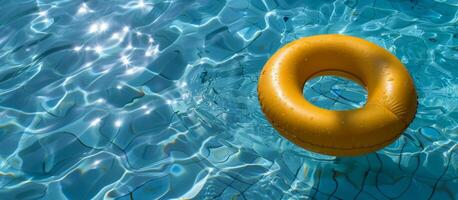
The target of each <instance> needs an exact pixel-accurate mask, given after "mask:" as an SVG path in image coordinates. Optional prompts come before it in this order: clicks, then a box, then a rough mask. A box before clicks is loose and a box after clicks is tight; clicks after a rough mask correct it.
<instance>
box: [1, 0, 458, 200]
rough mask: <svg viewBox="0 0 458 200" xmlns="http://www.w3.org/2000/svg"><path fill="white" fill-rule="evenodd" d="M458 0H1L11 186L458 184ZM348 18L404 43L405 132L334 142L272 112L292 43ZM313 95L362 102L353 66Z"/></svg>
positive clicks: (290, 189)
mask: <svg viewBox="0 0 458 200" xmlns="http://www.w3.org/2000/svg"><path fill="white" fill-rule="evenodd" d="M457 6H458V2H457V1H455V0H449V1H446V0H440V1H439V0H436V1H434V0H428V1H426V0H424V1H421V0H415V1H397V0H378V1H375V0H364V1H362V0H360V1H358V0H336V1H332V0H326V1H325V0H321V1H318V0H288V1H286V0H246V1H245V0H230V1H229V0H227V1H226V0H180V1H174V0H169V1H160V0H132V1H125V0H123V1H121V0H113V1H102V0H91V1H74V0H58V1H51V0H21V1H17V0H3V1H1V6H0V13H1V14H0V116H1V118H0V127H1V128H0V146H1V147H2V148H0V157H1V162H0V197H1V198H0V199H121V200H127V199H180V198H184V199H231V198H232V199H304V198H305V199H441V200H442V199H458V196H457V195H458V192H457V190H456V189H457V188H458V155H457V149H458V147H457V142H458V128H457V127H458V92H457V91H458V80H457V78H456V77H458V68H457V67H456V66H457V64H458V28H457V27H456V25H457V18H456V16H457V8H458V7H457ZM323 33H342V34H348V35H353V36H358V37H362V38H365V39H367V40H370V41H372V42H375V43H377V44H379V45H380V46H382V47H384V48H386V49H388V50H389V51H390V52H392V53H393V54H395V55H396V56H397V57H398V58H400V59H401V61H402V62H403V63H404V64H405V65H406V67H407V68H408V69H409V72H410V73H411V75H412V77H413V78H414V81H415V84H416V87H417V92H418V95H419V99H418V103H419V106H418V113H417V115H416V119H415V120H414V121H413V123H412V124H411V126H410V127H409V128H408V129H407V130H406V131H405V133H404V134H403V135H402V136H401V137H400V138H399V139H398V140H397V141H396V142H395V143H393V144H392V145H390V146H388V147H387V148H385V149H383V150H380V151H378V152H376V153H372V154H369V155H365V156H361V157H353V158H336V157H329V156H322V155H318V154H314V153H311V152H308V151H305V150H303V149H301V148H299V147H297V146H295V145H293V144H292V143H290V142H289V141H287V140H285V139H284V138H282V137H281V136H280V135H279V134H278V133H277V132H276V131H275V130H274V129H273V128H272V127H271V126H270V124H269V123H268V122H267V121H266V120H265V118H264V116H263V114H262V112H261V110H260V108H259V104H258V100H257V92H256V87H257V79H258V76H259V73H260V71H261V69H262V67H263V65H264V63H265V62H266V60H267V59H268V58H269V56H271V55H272V54H273V53H274V52H275V51H276V50H277V49H278V48H279V47H281V46H282V45H284V44H286V43H288V42H291V41H293V40H295V39H298V38H300V37H304V36H309V35H316V34H323ZM304 91H305V96H306V98H307V99H309V100H310V101H313V102H314V103H315V104H317V105H319V106H322V107H326V108H330V109H348V108H354V107H358V106H361V105H363V104H364V99H365V92H364V91H363V89H361V88H360V87H357V86H355V84H353V83H352V82H349V81H345V80H342V79H338V78H332V77H331V78H330V77H325V78H318V79H315V80H313V81H309V83H307V85H306V86H305V89H304Z"/></svg>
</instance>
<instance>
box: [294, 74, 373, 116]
mask: <svg viewBox="0 0 458 200" xmlns="http://www.w3.org/2000/svg"><path fill="white" fill-rule="evenodd" d="M322 76H335V77H339V78H343V79H345V80H348V81H352V82H354V83H356V84H358V85H359V86H361V87H362V88H363V89H364V90H365V91H366V94H367V98H366V99H365V101H364V104H363V105H361V106H360V107H357V108H352V109H343V110H332V109H327V108H323V107H320V106H317V105H315V104H314V103H312V102H310V101H309V100H308V99H307V98H305V97H304V99H305V100H306V101H307V102H309V103H310V104H312V105H313V106H317V107H319V108H321V109H326V110H329V111H347V110H357V109H361V108H364V107H365V106H366V104H367V102H368V98H369V90H368V88H367V86H366V84H364V82H363V81H362V80H361V79H360V78H359V77H358V76H356V75H355V74H353V73H351V72H347V71H344V70H339V69H326V70H321V71H318V72H315V73H313V74H312V75H310V76H309V77H308V78H306V79H305V81H304V82H303V83H302V84H301V88H304V87H305V84H306V83H307V82H308V81H310V80H312V79H315V78H318V77H322ZM301 94H302V96H304V89H302V91H301Z"/></svg>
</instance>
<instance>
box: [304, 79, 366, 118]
mask: <svg viewBox="0 0 458 200" xmlns="http://www.w3.org/2000/svg"><path fill="white" fill-rule="evenodd" d="M302 92H303V93H302V94H303V96H304V98H305V99H306V100H307V101H309V102H310V103H312V104H313V105H315V106H318V107H320V108H324V109H328V110H352V109H357V108H361V107H363V106H364V104H366V100H367V90H366V89H365V87H364V86H362V85H360V84H358V83H356V82H354V81H352V80H350V79H347V78H343V77H340V76H330V75H323V76H316V77H313V78H312V79H309V80H308V81H307V82H306V83H305V85H304V89H303V91H302Z"/></svg>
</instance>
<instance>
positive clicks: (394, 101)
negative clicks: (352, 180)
mask: <svg viewBox="0 0 458 200" xmlns="http://www.w3.org/2000/svg"><path fill="white" fill-rule="evenodd" d="M322 75H336V76H341V77H345V78H349V79H350V80H353V81H355V82H357V83H359V84H361V85H362V86H364V87H365V88H366V90H367V92H368V97H367V101H366V104H365V105H364V106H363V107H361V108H358V109H353V110H341V111H337V110H327V109H323V108H320V107H317V106H315V105H313V104H311V103H310V102H308V101H307V100H306V99H305V98H304V96H303V94H302V91H303V88H304V84H305V82H306V81H307V80H309V79H311V78H313V77H316V76H322ZM258 97H259V101H260V103H261V107H262V110H263V112H264V114H265V116H266V117H267V119H268V120H269V122H270V123H271V124H272V125H273V127H274V128H275V129H276V130H277V131H278V132H280V133H281V134H282V135H283V136H284V137H286V138H287V139H289V140H291V141H292V142H294V143H295V144H297V145H299V146H301V147H303V148H304V149H307V150H311V151H314V152H318V153H322V154H328V155H335V156H351V155H360V154H364V153H369V152H373V151H376V150H378V149H380V148H383V147H385V146H386V145H388V144H390V143H391V142H393V141H394V140H396V139H397V138H398V137H399V136H400V134H401V133H402V132H403V131H404V130H405V129H406V128H407V127H408V125H409V124H410V122H411V121H412V119H413V118H414V116H415V113H416V110H417V95H416V92H415V87H414V84H413V81H412V78H411V77H410V75H409V73H408V71H407V70H406V69H405V68H404V66H403V65H402V63H401V62H400V61H399V60H398V59H397V58H396V57H395V56H394V55H392V54H391V53H389V52H388V51H386V50H385V49H383V48H381V47H379V46H377V45H375V44H373V43H370V42H368V41H366V40H363V39H360V38H357V37H352V36H345V35H318V36H311V37H305V38H302V39H299V40H296V41H294V42H291V43H289V44H287V45H286V46H284V47H282V48H281V49H280V50H278V51H277V52H276V53H275V54H274V55H273V56H272V57H271V58H270V59H269V61H268V62H267V63H266V65H265V66H264V69H263V70H262V73H261V75H260V78H259V83H258Z"/></svg>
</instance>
